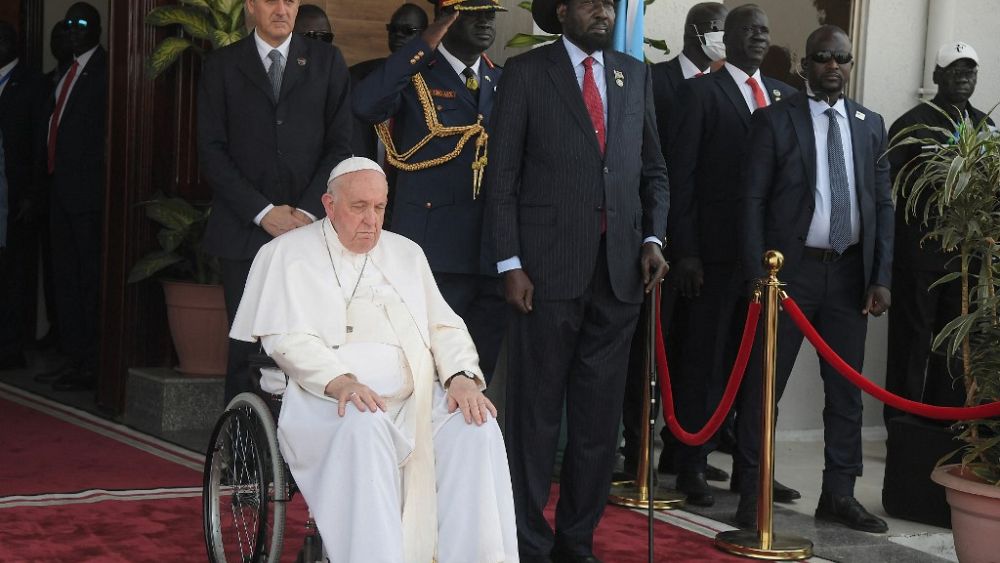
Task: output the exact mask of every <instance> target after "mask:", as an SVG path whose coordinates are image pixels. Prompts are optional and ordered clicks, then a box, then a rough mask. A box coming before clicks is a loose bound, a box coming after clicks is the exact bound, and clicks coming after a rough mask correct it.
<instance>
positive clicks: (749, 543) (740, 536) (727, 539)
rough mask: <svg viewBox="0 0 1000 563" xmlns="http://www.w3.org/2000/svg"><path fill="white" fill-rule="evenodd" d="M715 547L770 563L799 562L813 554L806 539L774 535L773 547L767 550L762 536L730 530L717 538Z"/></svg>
mask: <svg viewBox="0 0 1000 563" xmlns="http://www.w3.org/2000/svg"><path fill="white" fill-rule="evenodd" d="M715 547H717V548H719V549H721V550H722V551H725V552H728V553H732V554H734V555H740V556H742V557H749V558H751V559H766V560H768V561H798V560H801V559H808V558H809V557H812V554H813V544H812V542H811V541H809V540H807V539H806V538H800V537H797V536H784V535H777V534H775V535H773V536H771V546H770V548H768V549H765V548H764V546H763V545H762V544H761V541H760V535H759V534H758V533H757V532H756V531H754V530H729V531H727V532H719V533H718V535H716V536H715Z"/></svg>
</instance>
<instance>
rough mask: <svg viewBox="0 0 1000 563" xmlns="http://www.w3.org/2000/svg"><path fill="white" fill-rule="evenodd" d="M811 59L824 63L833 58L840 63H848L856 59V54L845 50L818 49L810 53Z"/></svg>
mask: <svg viewBox="0 0 1000 563" xmlns="http://www.w3.org/2000/svg"><path fill="white" fill-rule="evenodd" d="M809 59H810V60H812V62H814V63H819V64H821V65H824V64H826V63H828V62H830V61H831V60H834V61H837V64H839V65H846V64H848V63H850V62H851V61H853V60H854V55H851V54H850V53H845V52H843V51H816V52H815V53H813V54H811V55H809Z"/></svg>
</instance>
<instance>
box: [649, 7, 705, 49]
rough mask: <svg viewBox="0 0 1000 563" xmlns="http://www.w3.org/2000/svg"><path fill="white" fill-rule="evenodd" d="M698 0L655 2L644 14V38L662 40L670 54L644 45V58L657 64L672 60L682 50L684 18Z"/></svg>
mask: <svg viewBox="0 0 1000 563" xmlns="http://www.w3.org/2000/svg"><path fill="white" fill-rule="evenodd" d="M698 1H699V0H656V2H654V3H653V4H652V5H651V6H650V7H649V10H648V11H647V13H646V18H645V21H646V37H649V38H651V39H664V40H666V42H667V47H670V54H669V55H664V54H663V51H660V50H659V49H653V48H652V47H650V46H649V45H646V57H648V58H649V60H651V61H653V62H655V63H658V62H660V61H665V60H668V59H672V58H674V57H676V56H677V55H679V54H680V52H681V49H683V48H684V18H686V17H687V13H688V10H690V9H691V6H694V5H695V4H697V3H698Z"/></svg>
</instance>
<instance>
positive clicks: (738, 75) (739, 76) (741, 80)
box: [726, 62, 764, 89]
mask: <svg viewBox="0 0 1000 563" xmlns="http://www.w3.org/2000/svg"><path fill="white" fill-rule="evenodd" d="M726 70H728V71H729V74H731V75H732V76H733V80H735V81H736V83H737V84H746V82H747V79H748V78H750V75H749V74H747V73H745V72H743V71H742V70H740V68H739V67H737V66H736V65H734V64H731V63H728V62H727V63H726ZM753 78H754V80H756V81H757V84H759V85H760V87H761V89H763V88H764V81H763V80H762V79H761V77H760V69H759V68H758V69H757V70H755V71H754V73H753Z"/></svg>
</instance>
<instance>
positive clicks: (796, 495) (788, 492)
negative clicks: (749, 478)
mask: <svg viewBox="0 0 1000 563" xmlns="http://www.w3.org/2000/svg"><path fill="white" fill-rule="evenodd" d="M738 477H739V475H738V474H734V475H733V479H732V481H730V482H729V490H730V491H732V492H734V493H738V492H740V481H739V478H738ZM773 491H774V492H773V498H774V502H783V503H786V504H787V503H790V502H794V501H796V500H798V499H800V498H802V494H801V493H800V492H798V491H796V490H795V489H793V488H791V487H786V486H785V485H782V484H781V483H779V482H778V481H775V482H774V489H773Z"/></svg>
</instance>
